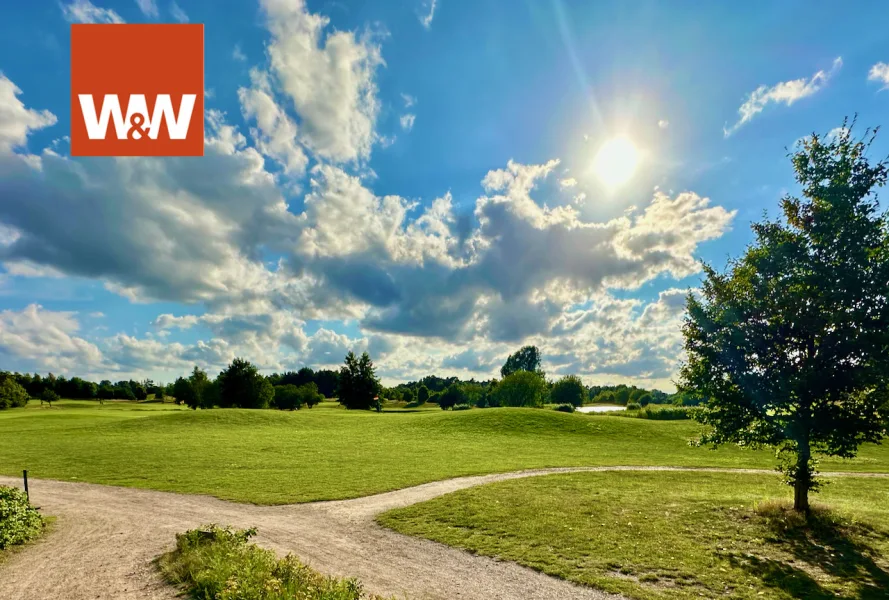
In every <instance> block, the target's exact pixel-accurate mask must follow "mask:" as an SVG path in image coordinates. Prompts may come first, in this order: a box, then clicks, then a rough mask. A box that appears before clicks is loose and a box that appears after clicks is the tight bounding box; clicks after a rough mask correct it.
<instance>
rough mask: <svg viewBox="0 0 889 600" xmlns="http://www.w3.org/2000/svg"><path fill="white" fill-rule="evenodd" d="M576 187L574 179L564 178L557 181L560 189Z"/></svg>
mask: <svg viewBox="0 0 889 600" xmlns="http://www.w3.org/2000/svg"><path fill="white" fill-rule="evenodd" d="M576 185H577V180H576V179H574V178H573V177H566V178H565V179H562V180H560V181H559V187H561V188H562V189H565V188H572V187H575V186H576Z"/></svg>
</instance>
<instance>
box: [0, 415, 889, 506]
mask: <svg viewBox="0 0 889 600" xmlns="http://www.w3.org/2000/svg"><path fill="white" fill-rule="evenodd" d="M699 427H700V426H699V425H697V424H695V423H693V422H689V421H648V420H643V419H627V418H617V417H605V416H591V415H581V414H565V413H559V412H556V411H553V410H542V409H507V408H499V409H484V410H469V411H458V412H450V411H448V412H445V411H441V410H438V409H434V410H428V411H421V412H407V411H394V412H384V413H382V414H377V413H371V412H355V411H346V410H344V409H341V408H339V407H338V405H337V404H336V403H332V402H325V403H322V404H321V405H319V406H317V407H315V408H313V409H311V410H309V409H303V410H301V411H296V412H292V413H291V412H281V411H275V410H261V411H250V410H239V409H216V410H208V411H197V412H195V411H191V410H188V409H183V408H181V407H176V406H174V405H171V404H151V403H121V402H114V403H106V404H105V405H104V406H100V405H98V403H96V402H75V401H66V402H62V403H59V404H57V405H56V406H53V408H47V407H40V405H39V404H38V403H36V402H33V403H32V404H31V405H29V406H28V407H26V408H24V409H11V410H6V411H2V412H0V473H2V474H4V475H12V476H19V475H20V474H21V471H22V469H28V470H29V472H30V476H31V477H34V478H40V477H45V478H52V479H63V480H75V481H88V482H95V483H104V484H112V485H124V486H133V487H143V488H153V489H158V490H168V491H175V492H183V493H194V494H209V495H213V496H217V497H219V498H224V499H228V500H235V501H241V502H253V503H258V504H281V503H291V502H307V501H313V500H327V499H341V498H352V497H358V496H364V495H369V494H374V493H378V492H383V491H387V490H392V489H397V488H403V487H407V486H411V485H417V484H420V483H425V482H429V481H434V480H440V479H446V478H449V477H456V476H461V475H471V474H480V473H492V472H503V471H513V470H519V469H527V468H536V467H555V466H579V465H680V466H721V467H759V468H771V467H772V466H773V464H774V459H773V456H772V454H770V453H768V452H751V451H745V450H740V449H736V448H726V449H720V450H718V451H712V450H708V449H703V448H692V447H689V446H688V444H687V441H688V440H689V439H691V438H693V437H694V436H695V435H696V432H697V431H698V430H699ZM823 468H824V469H834V470H856V471H889V447H887V446H886V445H884V446H869V447H866V448H864V450H863V451H862V456H861V458H860V459H857V460H855V461H826V462H825V463H824V465H823Z"/></svg>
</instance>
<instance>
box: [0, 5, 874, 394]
mask: <svg viewBox="0 0 889 600" xmlns="http://www.w3.org/2000/svg"><path fill="white" fill-rule="evenodd" d="M887 17H889V4H886V3H882V2H861V3H855V5H854V9H853V8H852V7H846V8H842V9H840V8H837V7H836V5H832V3H810V2H803V1H799V2H794V1H786V2H780V3H776V2H764V1H760V2H748V3H744V5H743V6H740V5H733V4H731V3H704V4H702V3H700V2H683V1H679V0H677V1H673V2H669V3H658V2H643V1H640V2H625V1H620V0H615V1H605V0H601V1H597V2H585V1H580V0H524V1H508V2H507V1H504V0H498V1H495V0H472V1H470V0H398V1H393V2H358V1H349V0H328V1H314V0H309V1H304V0H237V1H236V0H176V1H175V2H174V1H171V0H73V1H72V0H61V1H56V0H35V1H33V2H7V3H3V4H2V5H0V369H5V370H17V371H29V372H34V371H37V372H41V373H45V372H48V371H51V372H53V373H55V374H65V375H68V376H73V375H79V376H85V377H92V378H96V379H102V378H108V379H112V380H118V379H124V378H130V377H133V378H137V379H142V378H145V377H150V378H152V379H155V380H160V381H171V380H172V379H174V378H175V377H177V376H179V375H181V374H185V373H187V372H188V371H190V370H191V368H192V367H193V366H194V365H198V366H200V367H202V368H204V369H206V370H208V372H210V373H211V374H215V373H217V372H218V371H219V370H221V369H222V368H223V367H224V366H225V365H226V364H227V363H229V362H230V361H231V360H232V359H233V358H234V357H236V356H240V357H244V358H247V359H248V360H250V361H252V362H254V363H255V364H257V365H258V366H259V367H260V368H261V369H262V370H263V372H266V373H271V372H274V371H278V372H281V371H284V370H296V369H299V368H300V367H303V366H310V367H312V368H316V369H317V368H330V367H336V366H337V365H339V364H341V362H342V360H343V357H344V355H345V354H346V352H348V351H349V350H353V351H355V352H363V351H368V352H369V353H370V354H371V356H372V358H373V359H374V361H375V364H376V365H377V368H378V374H379V375H380V376H381V377H382V379H383V382H384V383H386V384H388V385H391V384H394V383H395V382H399V381H407V380H412V379H417V378H419V377H422V376H424V375H427V374H432V373H435V374H438V375H441V376H450V375H456V376H459V377H461V378H465V379H468V378H472V377H474V378H476V379H487V378H490V377H492V376H495V375H496V374H497V373H498V371H499V368H500V366H501V365H502V364H503V362H504V360H505V358H506V356H507V355H508V354H509V353H511V352H513V351H515V350H516V349H518V348H519V347H521V346H523V345H526V344H535V345H537V346H538V347H539V348H540V349H541V353H542V356H543V359H544V360H543V367H544V370H545V371H546V372H547V374H548V375H549V376H551V377H557V376H560V375H566V374H577V375H580V376H581V377H582V378H583V379H584V381H585V382H587V383H588V384H594V383H595V384H607V383H632V384H636V385H642V386H647V387H659V388H661V389H664V390H670V389H672V388H673V381H674V380H675V377H676V373H677V370H678V366H679V364H680V363H681V361H682V358H683V349H682V335H681V324H682V316H683V311H684V303H685V297H686V295H687V294H688V293H689V292H690V291H691V292H693V291H694V290H695V289H696V288H697V287H698V286H699V285H700V277H701V261H705V262H707V263H709V264H712V265H713V266H715V267H716V268H719V269H722V268H724V267H725V265H726V262H727V260H728V258H729V257H731V256H737V255H738V254H740V253H741V252H743V250H744V248H745V246H746V245H747V244H749V243H750V242H751V240H752V236H751V233H750V228H749V225H750V223H751V222H752V221H755V220H759V219H761V218H762V215H763V214H764V213H767V214H769V215H770V216H777V214H778V201H779V200H780V198H781V197H782V196H783V195H784V194H788V193H790V194H793V193H795V191H796V187H795V183H794V178H793V172H792V169H791V166H790V162H789V160H788V158H787V154H788V152H789V151H791V150H792V149H793V147H794V145H795V144H797V143H798V141H799V140H800V139H802V138H803V137H805V136H807V135H810V134H812V133H813V132H817V133H822V134H828V135H829V134H830V132H831V131H835V130H836V128H837V127H840V126H842V125H843V119H844V117H847V116H850V117H851V116H853V115H856V114H857V115H858V120H857V126H856V128H857V130H859V132H862V133H863V130H864V128H865V127H868V126H878V125H881V124H883V123H885V122H886V121H887V118H886V117H887V116H889V113H887V108H886V107H887V100H889V90H887V89H886V88H887V87H889V64H887V63H889V37H887V36H886V34H885V32H884V31H883V28H881V27H875V26H873V23H880V22H885V21H886V19H887ZM122 22H127V23H146V22H163V23H175V22H191V23H203V24H204V36H205V88H206V89H205V150H204V156H203V157H191V158H172V157H170V158H138V157H136V158H133V157H128V158H114V157H111V158H94V157H89V158H74V157H71V156H70V154H69V139H68V135H69V132H70V106H71V104H70V96H69V94H70V72H69V62H70V49H69V47H70V26H71V24H72V23H122ZM872 152H874V154H875V155H878V156H884V155H886V154H887V153H889V146H887V144H886V143H885V140H883V139H882V138H878V141H877V143H876V144H875V145H874V147H873V149H872Z"/></svg>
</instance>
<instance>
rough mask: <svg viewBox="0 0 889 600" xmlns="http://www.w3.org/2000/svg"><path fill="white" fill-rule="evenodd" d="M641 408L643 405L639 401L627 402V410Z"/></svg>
mask: <svg viewBox="0 0 889 600" xmlns="http://www.w3.org/2000/svg"><path fill="white" fill-rule="evenodd" d="M640 408H642V406H640V405H639V403H638V402H629V403H627V410H639V409H640Z"/></svg>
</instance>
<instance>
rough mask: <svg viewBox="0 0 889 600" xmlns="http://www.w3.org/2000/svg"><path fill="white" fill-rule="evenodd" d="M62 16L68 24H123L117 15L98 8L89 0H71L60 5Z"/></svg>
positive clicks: (108, 10) (107, 9) (108, 9)
mask: <svg viewBox="0 0 889 600" xmlns="http://www.w3.org/2000/svg"><path fill="white" fill-rule="evenodd" d="M61 7H62V16H64V17H65V20H66V21H68V22H70V23H123V22H124V20H123V19H122V18H121V16H120V15H119V14H117V13H116V12H114V11H113V10H111V9H110V8H99V7H97V6H96V5H94V4H93V3H92V2H90V1H89V0H73V1H72V2H69V3H68V4H62V5H61Z"/></svg>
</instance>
